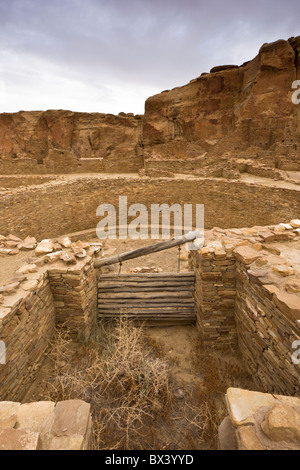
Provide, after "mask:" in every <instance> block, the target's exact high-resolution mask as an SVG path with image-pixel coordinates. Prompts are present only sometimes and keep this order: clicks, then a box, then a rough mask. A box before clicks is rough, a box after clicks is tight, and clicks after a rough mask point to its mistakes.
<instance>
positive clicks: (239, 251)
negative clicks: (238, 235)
mask: <svg viewBox="0 0 300 470" xmlns="http://www.w3.org/2000/svg"><path fill="white" fill-rule="evenodd" d="M233 254H234V256H235V257H236V258H237V259H238V260H239V261H241V262H242V263H244V264H247V265H248V264H251V263H253V261H255V260H257V259H258V258H260V257H261V254H259V253H258V252H257V251H256V250H253V249H252V248H250V247H249V246H239V247H237V248H236V249H235V250H234V251H233Z"/></svg>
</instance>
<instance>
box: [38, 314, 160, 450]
mask: <svg viewBox="0 0 300 470" xmlns="http://www.w3.org/2000/svg"><path fill="white" fill-rule="evenodd" d="M51 357H52V360H53V374H52V376H51V377H50V380H49V384H48V392H47V393H46V396H45V397H44V398H47V399H51V400H53V401H59V400H68V399H82V400H85V401H87V402H89V403H90V404H91V409H92V415H93V422H94V435H93V439H94V448H95V449H136V448H137V449H139V448H140V449H142V448H143V439H145V438H146V437H147V436H146V435H147V433H148V432H149V427H151V425H152V423H153V420H154V418H155V416H156V414H157V412H158V410H160V411H161V410H162V409H164V408H166V407H167V405H168V401H169V372H168V364H167V362H166V361H164V360H162V359H161V358H158V357H155V355H154V354H153V350H151V349H149V348H145V343H144V331H143V328H142V327H135V326H134V325H133V324H132V323H131V322H130V321H129V320H128V319H126V317H125V318H124V317H121V318H120V320H118V321H117V322H116V323H115V324H114V325H113V326H112V325H111V324H102V325H100V326H99V328H98V330H97V332H96V334H95V335H94V338H93V340H92V341H91V342H90V343H89V344H87V345H79V344H77V345H75V347H74V343H72V340H71V339H69V338H68V337H67V333H66V332H65V331H64V330H58V331H57V334H56V337H55V340H54V341H53V344H52V352H51ZM158 404H159V406H158Z"/></svg>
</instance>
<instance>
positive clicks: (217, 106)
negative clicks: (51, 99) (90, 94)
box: [0, 36, 300, 178]
mask: <svg viewBox="0 0 300 470" xmlns="http://www.w3.org/2000/svg"><path fill="white" fill-rule="evenodd" d="M299 50H300V36H299V37H297V38H290V39H289V40H287V41H286V40H279V41H276V42H274V43H271V44H264V45H263V46H262V47H261V49H260V51H259V53H258V55H257V56H256V57H255V58H254V59H253V60H251V61H249V62H246V63H244V64H243V65H241V66H240V67H238V66H234V65H225V66H218V67H214V68H213V69H212V70H211V72H210V73H203V74H202V75H201V76H199V77H198V78H196V79H194V80H192V81H191V82H190V83H188V84H187V85H185V86H182V87H178V88H175V89H173V90H171V91H164V92H162V93H160V94H158V95H155V96H152V97H150V98H148V99H147V101H146V104H145V114H144V116H133V115H132V114H125V113H120V114H119V115H118V116H114V115H105V114H98V113H93V114H88V113H74V112H71V111H61V110H60V111H46V112H24V111H20V112H19V113H15V114H6V113H5V114H1V115H0V173H28V172H29V173H64V172H66V173H71V172H82V173H83V172H103V171H105V172H137V171H138V170H141V169H142V168H145V169H146V171H147V170H148V171H149V170H151V169H152V170H157V169H160V170H165V171H174V172H177V173H179V172H192V173H193V172H197V171H198V172H200V174H201V172H204V173H203V176H207V174H206V173H205V171H207V168H210V167H211V168H213V169H214V172H215V173H216V174H214V175H211V176H223V177H225V178H227V176H228V175H229V177H233V176H234V177H236V176H237V173H236V172H239V171H247V165H249V164H251V165H253V164H255V163H258V164H259V165H264V167H265V168H270V169H279V170H285V171H299V170H300V163H299V159H298V156H297V155H298V151H299V145H300V133H299V130H300V104H299V105H296V104H294V103H293V102H292V95H293V93H294V92H295V89H293V88H292V84H293V82H294V81H295V80H297V79H299V78H300V73H299V69H300V59H299ZM224 168H225V172H224V174H223V170H224ZM263 169H264V168H263ZM263 169H262V170H261V171H263ZM235 170H236V171H235ZM256 170H257V169H256ZM257 171H258V170H257ZM249 172H250V171H249ZM261 175H262V173H261ZM270 177H273V176H272V175H271V176H270Z"/></svg>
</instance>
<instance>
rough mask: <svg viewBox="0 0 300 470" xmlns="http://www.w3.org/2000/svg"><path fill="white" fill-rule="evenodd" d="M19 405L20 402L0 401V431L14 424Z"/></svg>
mask: <svg viewBox="0 0 300 470" xmlns="http://www.w3.org/2000/svg"><path fill="white" fill-rule="evenodd" d="M20 405H21V404H20V403H15V402H10V401H3V402H0V431H3V429H6V428H13V427H14V426H15V424H16V422H17V412H18V408H19V407H20Z"/></svg>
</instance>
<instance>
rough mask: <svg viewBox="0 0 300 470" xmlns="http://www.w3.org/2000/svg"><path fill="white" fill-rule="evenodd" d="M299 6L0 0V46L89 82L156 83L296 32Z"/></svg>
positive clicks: (174, 80) (295, 0) (294, 1)
mask: <svg viewBox="0 0 300 470" xmlns="http://www.w3.org/2000/svg"><path fill="white" fill-rule="evenodd" d="M299 13H300V5H299V0H287V1H285V2H282V1H279V0H260V1H258V0H252V1H251V2H249V1H241V0H228V1H224V0H223V1H222V0H210V1H207V0H206V1H203V0H198V1H197V0H185V1H183V0H181V1H179V0H147V1H145V0H139V1H138V0H109V1H107V0H106V1H103V0H84V1H83V0H81V1H79V0H60V1H58V0H52V1H50V2H41V1H40V0H11V1H9V2H8V1H7V0H0V47H1V49H0V50H3V51H7V52H8V53H9V54H11V55H12V57H14V56H15V57H17V58H18V60H19V61H20V64H21V63H25V62H26V63H27V64H30V63H31V61H32V63H33V64H34V63H36V61H41V63H43V64H44V66H45V67H46V66H47V65H46V64H48V65H49V67H50V68H54V69H57V72H56V73H58V74H60V75H61V76H64V77H66V78H68V79H74V80H79V81H82V82H83V83H86V84H89V83H90V84H91V85H93V86H94V87H106V86H109V84H110V83H119V84H120V85H121V84H122V83H124V84H125V83H126V85H128V86H132V87H139V86H145V87H148V88H151V87H152V88H153V90H154V89H155V90H156V89H157V90H163V89H166V88H172V87H174V86H178V85H183V84H185V83H186V82H188V81H189V80H191V79H192V78H195V77H196V76H198V75H200V74H201V73H202V72H204V71H209V69H210V68H211V67H213V66H215V65H221V64H224V63H234V62H236V61H238V62H239V63H242V62H243V61H245V60H249V59H251V58H252V57H253V56H254V55H255V54H256V53H257V52H258V49H259V47H260V45H261V44H262V43H264V42H271V41H274V40H276V39H279V38H288V37H289V36H292V35H294V36H295V35H297V34H300V31H299V29H298V23H299V20H298V17H299ZM7 67H9V66H7V65H6V68H5V70H4V71H3V73H4V74H5V73H9V70H7ZM0 71H1V63H0ZM11 79H12V80H13V78H11ZM20 107H22V106H21V104H20ZM100 111H101V110H100ZM127 111H130V110H129V109H128V110H127ZM133 111H134V110H133Z"/></svg>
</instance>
